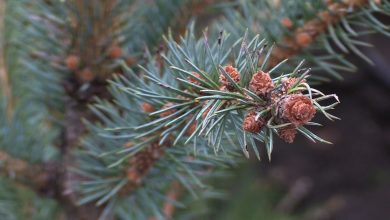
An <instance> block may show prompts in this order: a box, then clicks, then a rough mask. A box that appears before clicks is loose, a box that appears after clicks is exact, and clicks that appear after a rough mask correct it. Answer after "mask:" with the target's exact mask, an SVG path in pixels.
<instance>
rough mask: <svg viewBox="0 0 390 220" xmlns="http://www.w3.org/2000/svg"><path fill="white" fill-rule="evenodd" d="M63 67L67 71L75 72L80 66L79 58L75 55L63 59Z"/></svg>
mask: <svg viewBox="0 0 390 220" xmlns="http://www.w3.org/2000/svg"><path fill="white" fill-rule="evenodd" d="M65 65H66V67H67V68H68V69H69V70H72V71H74V70H77V69H78V68H79V66H80V58H79V57H78V56H76V55H69V56H68V57H67V58H66V59H65Z"/></svg>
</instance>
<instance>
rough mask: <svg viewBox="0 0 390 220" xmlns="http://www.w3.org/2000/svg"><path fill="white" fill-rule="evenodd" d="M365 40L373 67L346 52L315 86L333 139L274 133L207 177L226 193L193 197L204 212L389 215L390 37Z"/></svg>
mask: <svg viewBox="0 0 390 220" xmlns="http://www.w3.org/2000/svg"><path fill="white" fill-rule="evenodd" d="M0 1H2V0H0ZM10 1H12V0H10ZM0 6H1V5H0ZM206 20H207V19H206ZM7 34H9V35H12V34H18V33H14V32H13V31H12V30H9V32H7ZM8 37H9V36H8ZM367 40H368V41H369V42H371V43H372V44H374V45H375V47H374V48H371V49H365V51H364V52H365V53H366V54H367V55H368V56H369V57H370V58H371V59H372V60H373V61H374V62H375V63H376V66H375V67H374V66H369V65H366V64H364V62H361V60H360V59H359V58H352V63H354V64H359V63H360V66H359V68H358V69H359V71H358V72H356V73H345V74H343V77H344V80H342V81H337V80H334V81H333V82H332V83H327V84H322V85H320V86H319V89H320V90H322V91H324V92H326V93H336V94H338V96H339V98H340V100H341V104H340V105H339V106H338V107H337V108H336V110H335V111H334V112H333V113H334V115H337V116H338V117H340V118H341V119H342V120H341V121H336V122H333V123H331V122H329V121H327V120H325V119H324V118H318V119H317V121H318V122H320V123H321V124H324V125H326V126H324V127H319V128H316V129H314V133H316V134H319V136H321V137H323V138H324V139H326V140H329V141H331V142H332V143H333V145H326V144H321V143H315V144H314V143H312V142H310V141H309V140H308V139H306V138H304V137H302V136H299V137H298V138H297V140H296V141H295V142H294V144H285V143H283V142H282V141H280V140H278V142H277V143H276V144H275V146H276V147H275V148H276V149H275V151H274V152H273V155H272V161H271V162H269V161H267V160H266V159H265V158H266V155H265V154H264V155H262V158H264V159H263V161H261V162H259V161H257V160H256V159H255V158H252V159H250V160H248V161H245V162H244V164H243V165H241V166H239V167H238V168H236V169H235V171H234V174H232V175H231V176H230V177H229V178H228V179H226V180H224V181H217V182H216V183H215V184H214V185H215V188H218V189H220V190H223V191H225V192H226V193H227V194H226V199H224V200H212V201H210V202H209V203H208V204H197V205H198V206H201V207H202V208H203V209H211V210H214V211H213V212H212V214H209V215H208V216H207V219H210V220H211V219H213V220H214V219H215V220H237V219H245V220H259V219H265V220H295V219H308V220H331V219H337V220H367V219H375V220H388V219H390V187H389V186H390V62H389V59H388V57H389V56H390V44H389V40H388V39H386V38H384V37H382V36H379V35H378V36H372V37H370V39H367ZM15 56H17V53H15ZM11 59H12V58H11ZM14 59H15V60H16V59H17V57H14ZM10 67H11V68H18V67H17V66H12V65H10ZM15 71H16V70H15ZM262 152H263V153H264V152H265V150H264V149H263V150H262ZM215 210H217V211H215Z"/></svg>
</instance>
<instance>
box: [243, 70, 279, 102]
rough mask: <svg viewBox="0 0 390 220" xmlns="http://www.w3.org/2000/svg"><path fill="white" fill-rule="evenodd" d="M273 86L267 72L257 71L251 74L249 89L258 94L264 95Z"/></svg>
mask: <svg viewBox="0 0 390 220" xmlns="http://www.w3.org/2000/svg"><path fill="white" fill-rule="evenodd" d="M273 88H274V83H273V82H272V79H271V77H270V76H269V74H268V73H265V72H263V71H261V70H260V71H259V72H257V73H255V74H254V75H253V76H252V79H251V81H250V83H249V89H250V90H251V91H252V92H254V93H255V94H256V95H258V96H265V95H267V94H268V93H269V92H271V90H272V89H273Z"/></svg>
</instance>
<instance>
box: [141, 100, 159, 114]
mask: <svg viewBox="0 0 390 220" xmlns="http://www.w3.org/2000/svg"><path fill="white" fill-rule="evenodd" d="M142 110H143V111H144V112H147V113H151V112H154V111H156V109H155V108H154V106H153V105H151V104H150V103H147V102H144V103H142Z"/></svg>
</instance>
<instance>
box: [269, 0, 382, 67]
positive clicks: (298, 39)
mask: <svg viewBox="0 0 390 220" xmlns="http://www.w3.org/2000/svg"><path fill="white" fill-rule="evenodd" d="M369 3H370V0H347V1H342V2H336V3H332V1H330V2H329V3H328V8H327V9H326V10H324V11H322V12H320V13H318V16H317V17H316V18H314V19H312V20H309V21H307V22H305V24H303V25H302V26H301V27H299V28H297V29H296V30H295V31H294V33H293V34H292V36H286V37H285V38H284V39H283V40H282V42H280V43H278V46H276V47H275V48H274V50H273V53H272V54H271V57H270V59H269V65H270V66H275V65H277V64H278V63H280V62H282V61H283V60H285V59H287V58H290V57H294V56H295V55H297V54H299V53H300V52H301V51H302V49H303V48H305V47H307V46H308V45H309V44H311V43H312V42H314V40H315V39H316V38H317V37H318V36H319V35H320V34H322V33H324V32H326V31H328V28H329V25H334V24H336V23H339V22H340V21H341V19H342V18H343V17H345V16H346V15H349V14H351V13H354V12H357V11H359V9H360V8H362V7H364V6H366V5H368V4H369ZM376 4H380V1H377V2H376ZM285 19H289V18H287V17H286V18H285ZM286 22H287V23H290V22H292V21H291V20H285V24H284V25H287V26H290V25H289V24H286Z"/></svg>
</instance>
